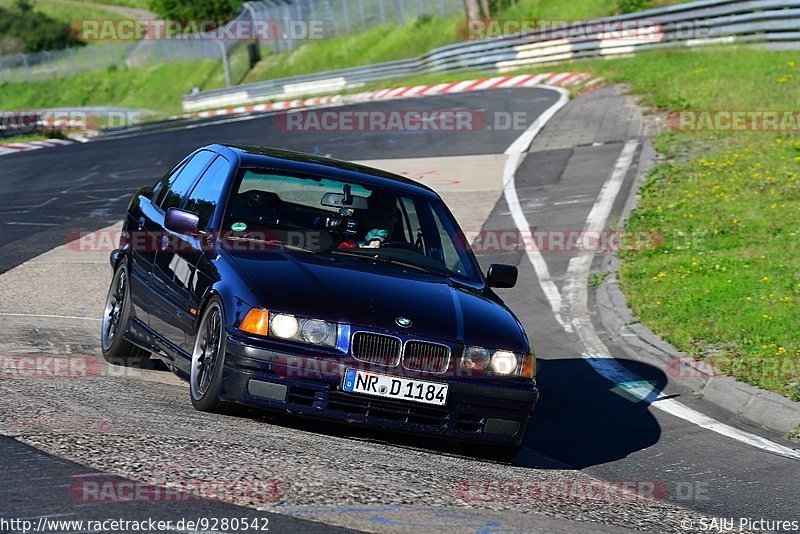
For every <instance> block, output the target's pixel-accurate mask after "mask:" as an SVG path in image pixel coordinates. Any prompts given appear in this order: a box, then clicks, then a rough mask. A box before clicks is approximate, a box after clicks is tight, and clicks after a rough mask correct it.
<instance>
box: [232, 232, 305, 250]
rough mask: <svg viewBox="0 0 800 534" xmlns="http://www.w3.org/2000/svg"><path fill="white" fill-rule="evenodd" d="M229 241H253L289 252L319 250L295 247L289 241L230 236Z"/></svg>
mask: <svg viewBox="0 0 800 534" xmlns="http://www.w3.org/2000/svg"><path fill="white" fill-rule="evenodd" d="M228 240H229V241H252V242H256V243H260V244H262V245H267V246H272V247H280V248H285V249H287V250H296V251H300V252H312V253H315V254H316V253H317V252H318V251H317V250H313V249H310V248H306V247H301V246H300V245H293V244H292V243H289V242H287V241H281V240H279V239H258V238H255V237H247V236H229V237H228Z"/></svg>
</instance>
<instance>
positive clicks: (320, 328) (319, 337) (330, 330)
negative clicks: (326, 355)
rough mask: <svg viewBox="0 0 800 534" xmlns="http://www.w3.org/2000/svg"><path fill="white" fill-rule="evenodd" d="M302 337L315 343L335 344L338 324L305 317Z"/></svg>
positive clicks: (301, 329) (301, 331) (307, 341)
mask: <svg viewBox="0 0 800 534" xmlns="http://www.w3.org/2000/svg"><path fill="white" fill-rule="evenodd" d="M300 337H302V338H303V341H305V342H306V343H311V344H313V345H331V346H332V345H335V344H336V325H335V324H333V323H328V322H326V321H318V320H317V319H305V320H303V325H302V326H301V327H300Z"/></svg>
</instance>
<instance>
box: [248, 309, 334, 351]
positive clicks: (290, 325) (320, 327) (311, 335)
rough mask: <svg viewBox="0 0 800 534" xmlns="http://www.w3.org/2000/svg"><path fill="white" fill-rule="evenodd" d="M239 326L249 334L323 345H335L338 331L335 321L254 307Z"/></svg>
mask: <svg viewBox="0 0 800 534" xmlns="http://www.w3.org/2000/svg"><path fill="white" fill-rule="evenodd" d="M239 328H240V329H241V330H243V331H245V332H248V333H251V334H256V335H260V336H269V337H274V338H278V339H286V340H289V341H296V342H298V343H307V344H309V345H320V346H323V347H335V346H336V341H337V334H338V332H339V328H338V325H337V324H336V323H329V322H328V321H321V320H319V319H308V318H302V317H295V316H294V315H289V314H288V313H269V312H268V311H267V310H263V309H261V310H259V309H256V308H254V309H252V310H250V311H249V312H248V313H247V315H246V316H245V318H244V319H243V320H242V322H241V324H240V325H239Z"/></svg>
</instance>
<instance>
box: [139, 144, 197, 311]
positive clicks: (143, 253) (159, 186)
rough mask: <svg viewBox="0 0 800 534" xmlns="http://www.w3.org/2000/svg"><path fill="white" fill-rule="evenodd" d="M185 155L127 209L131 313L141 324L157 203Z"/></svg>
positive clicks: (154, 241)
mask: <svg viewBox="0 0 800 534" xmlns="http://www.w3.org/2000/svg"><path fill="white" fill-rule="evenodd" d="M189 159H190V158H186V159H184V160H183V161H181V162H180V163H179V164H178V165H177V166H176V167H175V168H173V169H172V170H171V171H170V172H168V173H167V174H165V175H164V176H163V177H162V178H161V179H160V180H159V181H158V182H157V183H156V184H155V185H154V186H153V189H152V190H151V192H150V194H149V195H145V194H140V195H139V197H138V198H137V199H136V200H135V201H134V202H133V203H132V204H131V210H130V211H129V213H128V221H127V224H126V230H127V236H126V238H127V239H128V241H129V243H130V256H129V258H130V284H131V305H132V307H133V310H132V312H133V313H132V316H133V317H136V318H137V319H139V320H140V321H141V322H142V323H144V324H145V325H148V324H149V323H150V312H149V309H150V306H149V304H150V303H151V299H150V298H149V291H150V274H151V271H152V270H153V261H154V260H155V257H156V244H157V239H158V228H159V222H158V221H159V219H161V218H162V216H161V214H160V213H159V209H160V208H159V207H158V205H159V203H160V202H161V201H162V200H163V198H164V196H165V195H166V192H167V190H168V189H169V187H170V186H171V185H172V183H173V182H174V181H175V179H176V178H177V177H178V175H179V174H180V172H181V170H183V168H184V166H185V164H186V162H187V161H188V160H189Z"/></svg>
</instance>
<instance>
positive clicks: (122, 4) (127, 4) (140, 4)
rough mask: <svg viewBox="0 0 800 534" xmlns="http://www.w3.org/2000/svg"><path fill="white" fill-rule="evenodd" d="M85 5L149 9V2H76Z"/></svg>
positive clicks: (87, 0)
mask: <svg viewBox="0 0 800 534" xmlns="http://www.w3.org/2000/svg"><path fill="white" fill-rule="evenodd" d="M76 1H79V2H83V3H86V4H98V5H102V4H107V5H111V6H119V7H135V8H138V9H147V10H149V9H150V2H149V1H148V0H97V1H95V0H76Z"/></svg>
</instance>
